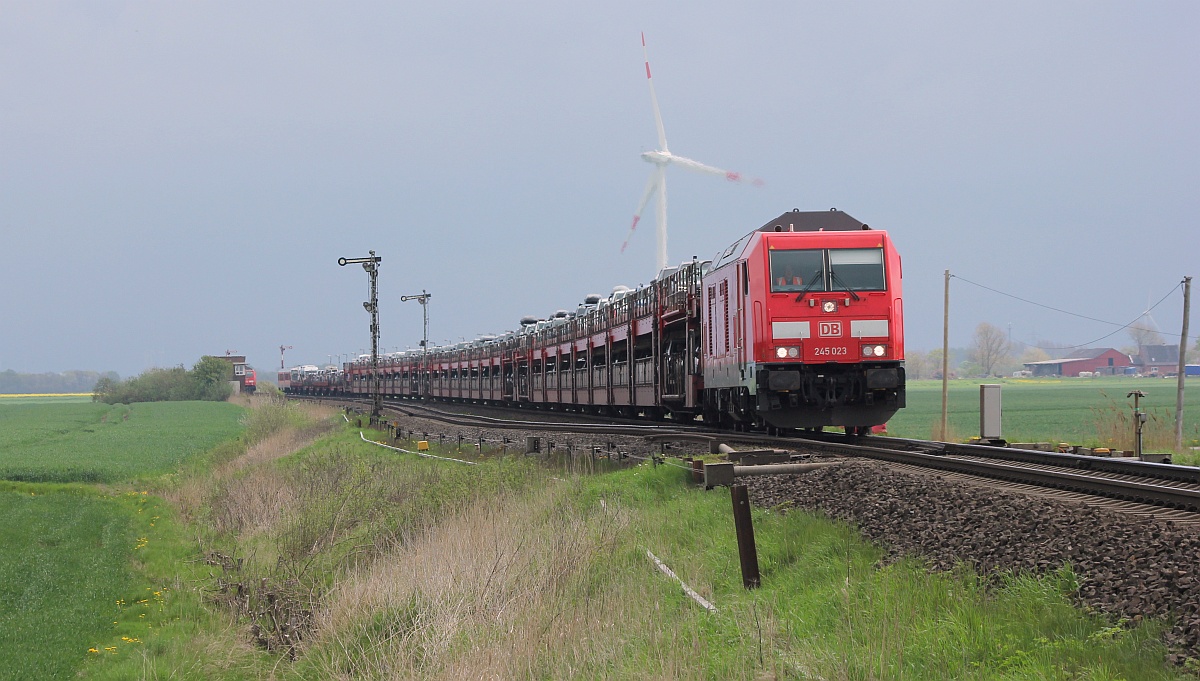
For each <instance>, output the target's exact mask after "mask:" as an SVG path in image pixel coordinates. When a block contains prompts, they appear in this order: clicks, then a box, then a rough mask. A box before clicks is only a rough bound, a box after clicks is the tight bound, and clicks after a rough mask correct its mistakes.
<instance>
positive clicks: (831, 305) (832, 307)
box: [821, 300, 837, 312]
mask: <svg viewBox="0 0 1200 681" xmlns="http://www.w3.org/2000/svg"><path fill="white" fill-rule="evenodd" d="M821 309H822V310H824V311H826V312H837V303H835V302H834V301H832V300H826V301H825V302H824V303H821Z"/></svg>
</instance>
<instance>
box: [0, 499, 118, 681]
mask: <svg viewBox="0 0 1200 681" xmlns="http://www.w3.org/2000/svg"><path fill="white" fill-rule="evenodd" d="M27 488H29V489H42V487H33V486H27ZM25 489H26V487H23V488H22V489H21V491H16V490H8V491H3V492H0V517H3V518H4V522H3V523H0V605H2V607H0V641H3V644H0V678H4V679H57V678H71V677H73V676H74V670H75V669H77V668H78V667H79V666H80V665H81V664H82V663H83V662H84V660H85V658H86V657H87V656H88V654H89V653H88V649H89V648H94V649H95V650H97V651H101V650H103V646H101V647H95V646H96V645H98V644H97V642H98V641H99V640H100V638H101V637H100V636H99V635H98V634H99V633H100V632H109V631H112V625H113V624H114V622H113V618H114V616H115V615H116V613H117V609H118V607H117V601H118V600H120V599H121V598H122V597H123V596H127V595H128V594H129V592H130V591H132V589H133V584H134V575H133V569H132V565H131V564H130V554H131V552H132V550H133V548H134V546H136V545H137V539H136V537H135V532H134V529H133V522H132V520H131V519H130V517H129V514H128V513H127V512H125V511H124V509H122V507H121V505H120V504H119V503H118V502H116V501H114V500H112V499H108V498H104V497H99V496H96V495H95V494H92V493H89V492H87V491H86V490H74V491H57V492H50V493H48V494H43V493H39V492H29V491H25ZM104 638H105V639H107V638H108V637H107V636H105V637H104Z"/></svg>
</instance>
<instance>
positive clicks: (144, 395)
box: [92, 355, 233, 404]
mask: <svg viewBox="0 0 1200 681" xmlns="http://www.w3.org/2000/svg"><path fill="white" fill-rule="evenodd" d="M232 379H233V365H231V364H229V363H228V362H226V361H224V360H222V359H220V358H219V357H210V356H208V355H205V356H203V357H201V358H200V361H198V362H196V365H195V366H194V367H192V370H191V371H188V370H187V369H184V368H183V365H180V366H177V367H172V368H170V369H159V368H157V367H156V368H153V369H148V370H146V371H144V372H143V373H141V374H139V375H137V376H134V377H133V378H130V379H128V380H125V381H116V380H112V379H106V378H101V379H100V380H99V381H98V382H97V383H96V387H95V389H94V391H93V393H92V399H93V400H94V401H96V402H104V403H107V404H132V403H133V402H168V401H181V400H206V401H211V402H223V401H225V400H227V399H229V395H230V394H231V393H232V388H230V386H229V381H230V380H232Z"/></svg>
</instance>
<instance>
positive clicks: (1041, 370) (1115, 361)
mask: <svg viewBox="0 0 1200 681" xmlns="http://www.w3.org/2000/svg"><path fill="white" fill-rule="evenodd" d="M1132 364H1133V360H1132V359H1131V358H1130V357H1129V355H1126V354H1125V353H1123V352H1121V351H1120V350H1114V349H1112V348H1090V349H1086V350H1076V351H1074V352H1072V353H1071V356H1070V357H1066V358H1064V359H1048V360H1045V361H1044V362H1026V363H1025V368H1026V369H1027V370H1029V371H1032V372H1033V375H1034V376H1078V375H1079V374H1080V373H1081V372H1082V373H1094V374H1100V375H1102V376H1114V375H1117V374H1123V373H1125V367H1127V366H1130V365H1132Z"/></svg>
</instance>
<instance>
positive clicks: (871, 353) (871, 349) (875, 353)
mask: <svg viewBox="0 0 1200 681" xmlns="http://www.w3.org/2000/svg"><path fill="white" fill-rule="evenodd" d="M862 354H863V357H883V356H884V355H885V354H887V348H886V347H884V346H882V345H864V346H862Z"/></svg>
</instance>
